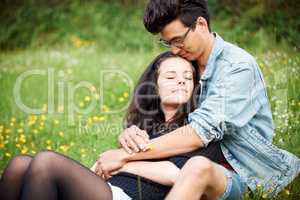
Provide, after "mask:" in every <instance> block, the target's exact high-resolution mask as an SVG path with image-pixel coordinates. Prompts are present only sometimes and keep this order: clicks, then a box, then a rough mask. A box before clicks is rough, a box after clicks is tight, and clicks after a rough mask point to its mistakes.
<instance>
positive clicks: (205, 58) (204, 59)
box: [197, 33, 214, 76]
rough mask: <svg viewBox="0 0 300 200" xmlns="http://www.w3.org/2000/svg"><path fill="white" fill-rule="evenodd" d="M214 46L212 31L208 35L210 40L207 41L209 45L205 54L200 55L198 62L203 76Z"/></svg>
mask: <svg viewBox="0 0 300 200" xmlns="http://www.w3.org/2000/svg"><path fill="white" fill-rule="evenodd" d="M213 46H214V35H213V33H211V34H210V35H209V37H208V41H207V45H206V48H205V49H204V52H203V54H202V55H201V56H200V57H199V59H197V63H198V66H199V71H200V75H201V76H202V75H203V73H204V71H205V67H206V65H207V62H208V59H209V56H210V54H211V51H212V49H213Z"/></svg>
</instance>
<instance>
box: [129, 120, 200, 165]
mask: <svg viewBox="0 0 300 200" xmlns="http://www.w3.org/2000/svg"><path fill="white" fill-rule="evenodd" d="M150 147H151V150H148V151H141V152H138V153H132V154H126V155H127V156H126V158H125V160H126V161H127V162H129V161H135V160H147V159H157V158H166V157H171V156H174V155H178V154H182V153H187V152H191V151H193V150H195V149H198V148H201V147H204V143H203V142H202V140H201V138H200V137H199V135H198V134H197V133H196V131H195V130H194V129H193V128H191V127H190V126H189V125H186V126H183V127H180V128H178V129H176V130H174V131H172V132H170V133H167V134H165V135H162V136H160V137H157V138H155V139H152V140H150Z"/></svg>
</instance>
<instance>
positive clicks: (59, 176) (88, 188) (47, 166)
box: [21, 151, 112, 200]
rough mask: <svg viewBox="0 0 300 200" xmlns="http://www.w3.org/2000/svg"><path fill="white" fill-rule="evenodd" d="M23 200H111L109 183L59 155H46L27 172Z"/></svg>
mask: <svg viewBox="0 0 300 200" xmlns="http://www.w3.org/2000/svg"><path fill="white" fill-rule="evenodd" d="M21 199H22V200H29V199H30V200H38V199H43V200H48V199H49V200H50V199H51V200H55V199H64V200H76V199H78V200H79V199H85V200H111V199H112V193H111V189H110V187H109V186H108V184H107V183H106V181H105V180H103V179H102V178H100V177H99V176H97V175H96V174H95V173H93V172H92V171H91V170H89V169H88V168H86V167H85V166H83V165H81V164H80V163H78V162H76V161H74V160H72V159H70V158H67V157H66V156H63V155H61V154H59V153H55V152H52V151H44V152H40V153H38V154H37V155H36V156H35V157H34V158H33V160H32V162H31V165H30V167H29V169H28V170H27V172H26V175H25V180H24V187H23V190H22V197H21Z"/></svg>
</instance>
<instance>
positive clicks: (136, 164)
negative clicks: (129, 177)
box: [119, 161, 180, 186]
mask: <svg viewBox="0 0 300 200" xmlns="http://www.w3.org/2000/svg"><path fill="white" fill-rule="evenodd" d="M120 171H122V172H128V173H131V174H135V175H138V176H142V177H145V178H147V179H150V180H152V181H154V182H156V183H160V184H162V185H168V186H172V185H173V184H174V183H175V181H176V179H177V176H178V174H179V171H180V169H179V168H178V167H177V166H176V165H174V164H173V163H171V162H169V161H156V162H155V161H153V162H152V161H133V162H128V163H126V164H125V165H124V166H123V167H122V168H121V169H120V170H119V172H120Z"/></svg>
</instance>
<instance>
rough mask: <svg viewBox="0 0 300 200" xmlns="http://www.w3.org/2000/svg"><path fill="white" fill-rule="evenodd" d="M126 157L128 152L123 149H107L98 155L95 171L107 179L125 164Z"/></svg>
mask: <svg viewBox="0 0 300 200" xmlns="http://www.w3.org/2000/svg"><path fill="white" fill-rule="evenodd" d="M127 157H128V154H127V153H126V152H125V151H124V150H123V149H116V150H108V151H106V152H104V153H102V154H100V155H99V158H98V160H97V166H96V167H95V173H96V174H97V175H99V176H101V177H103V178H104V179H108V178H110V177H111V175H113V174H116V173H117V172H118V170H119V169H120V168H122V167H123V166H124V165H125V164H126V162H127V160H126V158H127Z"/></svg>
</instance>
